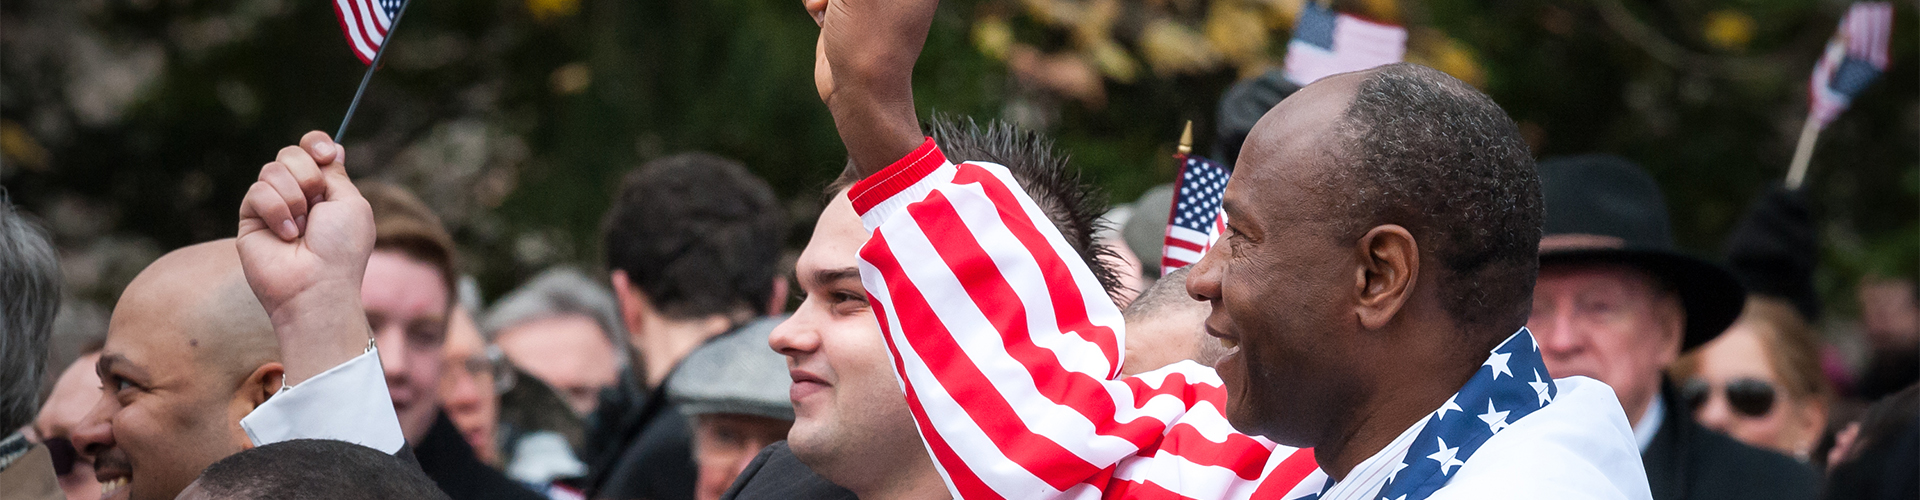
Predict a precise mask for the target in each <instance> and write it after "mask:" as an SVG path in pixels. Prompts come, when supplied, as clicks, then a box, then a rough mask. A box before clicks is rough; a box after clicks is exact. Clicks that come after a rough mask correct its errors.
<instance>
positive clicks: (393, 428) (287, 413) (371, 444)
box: [240, 348, 407, 454]
mask: <svg viewBox="0 0 1920 500" xmlns="http://www.w3.org/2000/svg"><path fill="white" fill-rule="evenodd" d="M240 428H242V429H245V430H246V431H247V439H250V440H252V441H253V445H254V446H262V445H266V444H269V443H278V442H281V441H291V440H294V439H332V440H336V441H346V442H349V443H354V444H358V445H361V446H366V447H368V448H373V449H376V450H380V451H381V452H385V453H387V454H393V453H398V452H400V448H401V447H402V446H405V445H406V444H407V438H406V436H405V435H403V434H401V433H400V417H399V416H398V415H396V414H395V413H394V412H393V398H392V396H389V395H388V394H387V377H386V374H385V373H384V372H383V371H381V369H380V350H379V349H378V348H372V349H368V350H367V352H366V353H364V354H361V355H359V356H358V357H355V358H353V359H351V360H348V361H347V362H345V363H341V364H340V365H339V366H335V367H333V368H329V369H327V371H324V372H320V374H319V375H315V376H313V378H309V379H307V380H306V381H304V382H301V383H300V385H295V386H291V387H287V388H284V389H281V390H280V392H278V393H275V394H274V395H273V397H271V398H268V399H267V402H265V403H261V404H260V406H259V407H258V408H254V409H253V412H252V413H248V414H247V416H246V417H245V418H241V419H240Z"/></svg>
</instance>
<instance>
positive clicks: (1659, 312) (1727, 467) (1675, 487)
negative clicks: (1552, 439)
mask: <svg viewBox="0 0 1920 500" xmlns="http://www.w3.org/2000/svg"><path fill="white" fill-rule="evenodd" d="M1539 169H1540V181H1541V187H1542V190H1543V191H1544V198H1545V200H1546V215H1547V217H1546V226H1545V231H1544V232H1545V236H1544V238H1542V239H1541V241H1540V278H1539V281H1538V283H1537V285H1536V286H1535V287H1534V295H1533V296H1534V301H1533V316H1532V318H1531V319H1530V320H1529V321H1528V322H1527V327H1528V329H1530V330H1532V331H1533V333H1534V335H1535V336H1536V337H1537V338H1538V339H1539V343H1540V354H1541V356H1542V357H1544V358H1545V361H1546V364H1547V369H1548V371H1551V372H1552V373H1553V375H1554V376H1556V377H1566V376H1573V375H1585V376H1590V377H1593V378H1596V379H1600V381H1602V382H1606V383H1607V384H1608V385H1611V386H1612V387H1613V390H1614V392H1615V393H1616V394H1618V395H1619V397H1620V403H1621V406H1622V407H1623V408H1624V409H1625V410H1626V412H1627V418H1628V420H1629V421H1630V422H1631V423H1632V425H1633V430H1634V436H1635V437H1636V438H1638V440H1639V442H1640V452H1641V459H1642V461H1643V463H1644V464H1645V466H1646V469H1647V480H1648V485H1649V486H1650V487H1652V489H1653V497H1654V498H1655V499H1656V500H1675V499H1694V500H1698V499H1711V498H1742V499H1753V498H1760V499H1768V498H1780V499H1789V498H1813V497H1814V496H1815V493H1816V488H1817V486H1818V482H1819V478H1818V476H1817V475H1815V473H1814V472H1813V470H1812V469H1810V468H1807V467H1806V466H1804V465H1802V464H1800V463H1798V462H1796V461H1794V460H1793V459H1791V458H1788V457H1786V456H1782V455H1777V454H1774V453H1771V452H1767V451H1763V450H1760V449H1758V448H1753V447H1751V446H1747V445H1744V444H1740V443H1739V442H1737V441H1734V440H1733V439H1731V438H1728V437H1726V436H1724V435H1721V434H1717V433H1714V432H1712V431H1708V430H1707V429H1705V428H1703V427H1701V426H1700V425H1699V424H1698V423H1695V422H1694V421H1693V419H1692V417H1691V415H1692V412H1691V411H1690V410H1691V409H1690V408H1687V407H1686V406H1685V403H1684V402H1683V401H1682V400H1680V399H1679V398H1678V397H1677V396H1676V393H1675V391H1674V389H1673V385H1672V384H1670V383H1668V382H1667V380H1666V378H1665V377H1664V376H1663V374H1664V373H1665V369H1666V366H1667V364H1668V363H1671V362H1672V361H1673V360H1674V359H1675V358H1677V357H1679V355H1680V353H1681V352H1683V351H1686V350H1689V349H1693V348H1694V347H1696V346H1699V345H1701V344H1704V343H1706V342H1707V341H1709V340H1712V339H1713V338H1714V337H1715V336H1717V335H1719V334H1720V332H1721V331H1723V330H1726V329H1727V326H1728V325H1730V324H1732V322H1733V320H1734V318H1735V317H1737V316H1739V314H1740V309H1741V307H1742V305H1743V304H1744V301H1745V298H1746V291H1745V289H1743V288H1742V287H1741V286H1740V283H1739V281H1737V280H1736V279H1735V278H1734V276H1733V274H1732V273H1730V272H1728V271H1726V270H1725V269H1722V268H1721V267H1720V266H1718V265H1715V264H1713V263H1711V262H1708V261H1705V260H1701V259H1698V258H1694V257H1691V256H1688V255H1686V254H1684V253H1681V252H1679V251H1678V250H1677V249H1676V248H1675V246H1674V244H1673V235H1672V232H1671V230H1670V228H1669V227H1668V221H1667V208H1666V202H1665V200H1664V199H1663V198H1662V196H1661V194H1660V188H1659V186H1658V185H1656V184H1655V183H1654V181H1653V179H1652V178H1651V177H1649V176H1648V175H1647V174H1646V172H1644V171H1642V170H1641V169H1640V168H1639V167H1638V166H1636V165H1634V164H1633V163H1632V162H1629V161H1627V160H1626V159H1623V158H1619V157H1615V156H1605V155H1596V156H1581V157H1572V158H1560V159H1553V160H1548V161H1543V162H1541V163H1540V165H1539Z"/></svg>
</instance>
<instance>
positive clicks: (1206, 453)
mask: <svg viewBox="0 0 1920 500" xmlns="http://www.w3.org/2000/svg"><path fill="white" fill-rule="evenodd" d="M848 196H849V197H850V198H851V201H852V202H853V207H854V210H856V211H857V212H858V213H859V214H860V218H861V221H862V222H863V223H864V225H865V226H866V228H867V229H868V230H869V231H871V232H872V238H871V239H870V240H868V242H867V244H866V246H865V247H863V248H861V250H860V277H861V280H862V282H863V284H864V285H865V286H866V289H867V292H868V294H869V300H870V301H871V303H872V306H873V308H874V312H875V313H877V314H876V316H877V317H878V318H879V320H880V323H881V325H880V326H881V330H882V331H883V332H884V333H885V335H886V339H887V347H888V349H889V350H890V351H891V352H892V354H893V365H894V369H895V373H896V375H898V376H899V377H900V380H901V383H902V389H903V391H904V392H905V394H906V398H907V403H908V405H909V406H910V407H911V409H912V411H913V416H914V419H915V420H916V421H917V424H918V426H919V429H920V435H921V437H922V439H924V441H925V445H926V446H927V448H928V450H930V451H931V452H932V454H933V458H934V461H935V463H936V464H937V465H938V466H939V469H940V472H941V474H942V475H943V476H944V477H945V479H946V482H947V487H948V489H950V490H952V492H953V493H954V494H955V495H956V497H958V498H968V499H997V498H1008V499H1030V498H1194V499H1200V498H1276V499H1283V498H1284V499H1291V498H1297V497H1301V496H1306V495H1312V494H1315V493H1318V492H1319V491H1320V490H1321V488H1322V486H1323V485H1325V484H1326V475H1325V474H1324V473H1321V472H1320V471H1319V470H1318V466H1317V465H1315V463H1314V460H1313V453H1312V450H1310V449H1296V448H1291V447H1286V446H1279V445H1276V444H1274V443H1273V442H1271V441H1268V440H1266V439H1264V438H1260V437H1257V436H1248V435H1244V434H1240V433H1238V432H1235V431H1234V430H1233V428H1232V426H1230V425H1229V424H1228V423H1227V419H1226V417H1225V416H1224V409H1225V404H1226V398H1227V393H1226V391H1225V390H1224V389H1223V388H1222V385H1221V381H1220V378H1219V376H1218V375H1216V374H1215V373H1214V372H1213V370H1212V369H1209V368H1206V367H1204V366H1201V365H1199V364H1196V363H1192V362H1183V363H1180V364H1175V365H1173V366H1169V367H1166V368H1163V369H1160V370H1157V371H1153V372H1150V373H1146V374H1142V375H1139V376H1135V377H1129V378H1120V377H1119V373H1120V360H1121V359H1122V352H1124V351H1123V350H1122V349H1121V346H1122V342H1125V338H1126V333H1125V324H1124V323H1123V322H1122V320H1121V316H1120V311H1119V309H1118V308H1116V307H1115V306H1114V305H1113V302H1112V300H1111V299H1109V298H1108V297H1107V294H1106V291H1105V290H1103V289H1102V288H1101V287H1100V285H1099V282H1098V281H1096V280H1095V278H1094V276H1093V273H1092V271H1090V270H1089V268H1088V267H1087V265H1086V263H1085V262H1083V261H1082V260H1081V259H1080V257H1079V254H1078V253H1076V252H1074V250H1073V248H1072V247H1070V246H1068V245H1067V242H1066V240H1065V239H1064V238H1063V237H1062V236H1061V235H1060V233H1059V231H1058V230H1057V229H1056V228H1055V227H1054V226H1053V224H1052V223H1051V222H1050V219H1048V217H1047V216H1046V215H1045V214H1044V213H1042V212H1041V210H1040V208H1039V207H1038V206H1037V205H1035V204H1034V202H1033V200H1032V199H1030V198H1029V197H1028V196H1027V194H1026V192H1025V191H1024V190H1022V189H1021V188H1020V186H1019V184H1018V183H1017V181H1015V180H1014V178H1013V177H1012V175H1011V174H1009V173H1008V171H1007V169H1006V168H1004V167H1001V166H999V165H994V164H989V163H963V164H959V165H955V164H953V163H949V162H948V161H947V159H946V157H945V156H944V155H942V154H941V153H940V150H939V148H937V147H935V146H934V144H933V141H932V140H931V139H929V140H928V141H927V142H925V143H923V144H922V145H921V146H920V148H919V149H916V150H915V151H914V152H913V153H912V154H910V155H908V156H907V157H906V158H904V159H902V160H900V161H899V162H897V163H895V164H893V165H892V166H889V167H888V168H886V169H885V170H882V171H880V172H879V173H877V174H874V175H873V176H871V177H868V178H867V179H865V180H863V181H861V182H860V183H858V184H855V185H854V187H853V188H852V189H851V190H850V191H849V193H848Z"/></svg>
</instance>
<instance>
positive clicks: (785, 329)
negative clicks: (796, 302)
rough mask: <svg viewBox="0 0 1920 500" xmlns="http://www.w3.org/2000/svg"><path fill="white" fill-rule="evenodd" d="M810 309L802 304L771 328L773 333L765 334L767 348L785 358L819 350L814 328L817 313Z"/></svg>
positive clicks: (816, 330) (817, 334) (818, 337)
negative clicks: (785, 356) (784, 319)
mask: <svg viewBox="0 0 1920 500" xmlns="http://www.w3.org/2000/svg"><path fill="white" fill-rule="evenodd" d="M812 309H813V308H811V307H807V304H802V305H801V306H800V310H798V311H795V312H794V313H793V316H791V317H788V318H787V320H786V321H782V322H780V324H779V325H778V326H775V327H773V332H771V333H769V334H767V347H771V348H773V352H777V353H780V354H784V355H787V356H793V355H797V354H805V353H811V352H814V351H817V350H820V335H819V333H817V332H818V331H819V330H818V329H816V328H814V323H815V322H816V320H817V319H818V318H817V317H816V316H818V315H819V313H818V312H813V311H812Z"/></svg>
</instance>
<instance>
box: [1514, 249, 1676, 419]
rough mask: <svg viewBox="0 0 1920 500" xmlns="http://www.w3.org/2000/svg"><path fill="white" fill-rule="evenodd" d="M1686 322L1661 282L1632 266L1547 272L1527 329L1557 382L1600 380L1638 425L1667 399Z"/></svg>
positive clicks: (1547, 268) (1543, 269)
mask: <svg viewBox="0 0 1920 500" xmlns="http://www.w3.org/2000/svg"><path fill="white" fill-rule="evenodd" d="M1685 319H1686V315H1685V312H1684V310H1683V309H1681V305H1680V298H1679V296H1678V295H1675V294H1674V293H1673V292H1670V291H1666V290H1664V289H1663V288H1662V287H1661V284H1660V281H1659V280H1658V279H1657V278H1655V277H1653V275H1651V274H1647V273H1646V272H1645V271H1641V270H1640V269H1638V268H1635V267H1633V266H1630V265H1626V264H1613V263H1578V264H1574V263H1559V264H1550V265H1543V266H1540V279H1539V281H1538V282H1536V284H1535V285H1534V288H1533V315H1532V316H1531V317H1530V318H1528V320H1527V328H1528V329H1529V330H1532V331H1533V336H1534V338H1535V339H1536V340H1538V341H1539V343H1540V356H1541V357H1542V358H1543V359H1544V360H1545V361H1546V363H1547V371H1548V372H1551V373H1552V374H1553V376H1555V377H1570V376H1574V375H1581V376H1587V377H1593V378H1595V379H1598V380H1599V381H1601V382H1605V383H1606V384H1607V385H1609V386H1612V387H1613V392H1614V393H1615V394H1617V395H1619V397H1620V406H1621V407H1622V408H1623V409H1625V410H1626V412H1627V419H1628V420H1629V421H1630V422H1633V423H1636V424H1637V423H1639V422H1640V418H1641V417H1642V416H1643V415H1644V414H1645V412H1646V410H1647V405H1649V404H1651V403H1652V401H1653V398H1654V397H1655V396H1658V395H1659V393H1660V379H1661V373H1662V370H1665V369H1666V366H1667V364H1668V363H1672V362H1673V360H1674V358H1676V357H1679V355H1680V338H1681V335H1682V333H1683V332H1684V328H1685V326H1684V325H1685Z"/></svg>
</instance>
